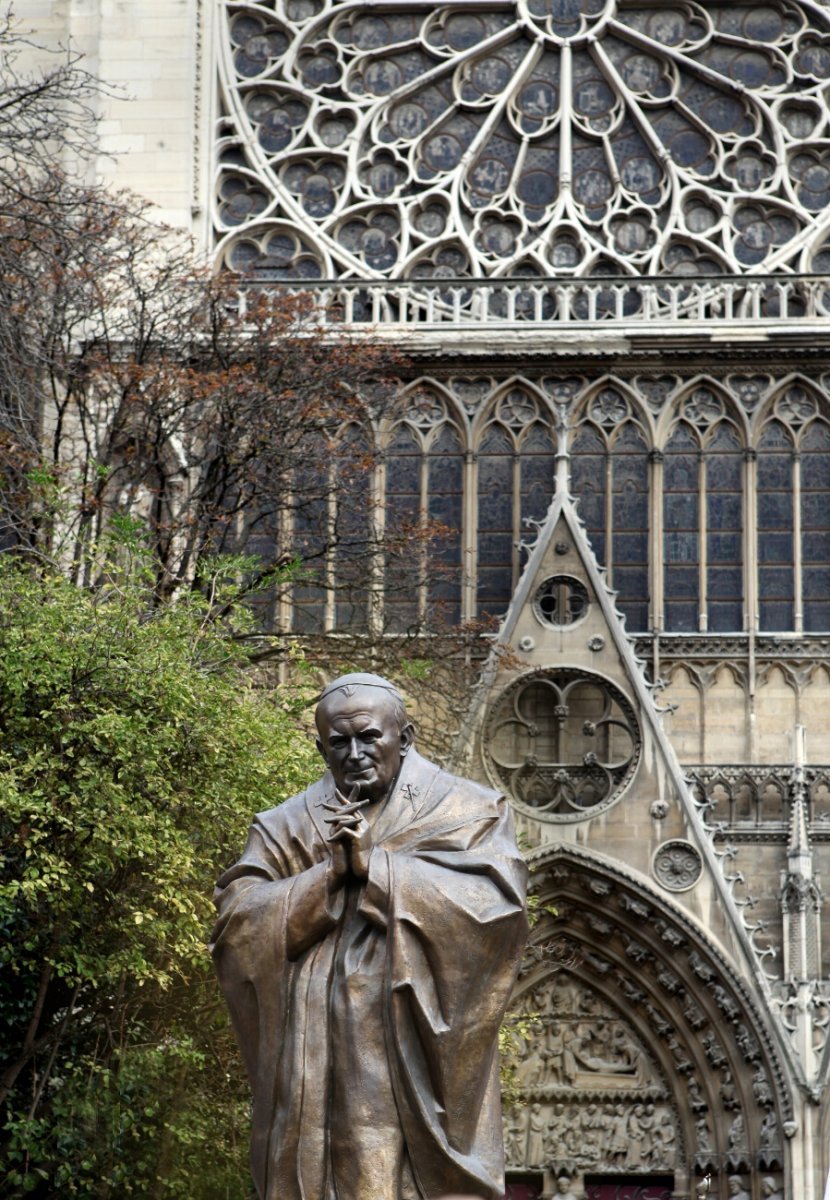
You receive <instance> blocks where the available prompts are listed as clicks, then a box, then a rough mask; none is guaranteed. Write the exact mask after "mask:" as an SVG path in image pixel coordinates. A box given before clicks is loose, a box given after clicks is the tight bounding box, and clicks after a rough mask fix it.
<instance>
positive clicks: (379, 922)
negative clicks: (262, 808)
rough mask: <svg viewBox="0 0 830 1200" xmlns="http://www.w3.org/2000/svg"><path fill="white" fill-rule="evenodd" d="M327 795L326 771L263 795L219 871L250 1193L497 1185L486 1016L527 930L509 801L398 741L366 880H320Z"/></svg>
mask: <svg viewBox="0 0 830 1200" xmlns="http://www.w3.org/2000/svg"><path fill="white" fill-rule="evenodd" d="M333 802H334V781H333V779H332V776H331V774H330V773H329V772H327V773H326V775H325V776H324V777H323V778H322V779H321V780H319V781H318V782H317V783H315V784H313V785H312V786H311V787H310V788H308V790H307V791H306V792H303V793H301V794H300V795H298V796H293V797H292V798H291V799H289V800H286V801H285V803H284V804H281V805H280V806H279V807H278V808H275V809H271V810H270V811H268V812H264V813H260V814H259V815H258V816H257V817H256V818H255V819H254V823H253V825H252V827H251V832H250V836H249V839H248V844H247V847H246V849H245V852H244V854H243V856H242V858H241V859H240V861H239V862H238V863H237V864H236V865H235V866H233V867H231V868H230V869H229V870H228V871H226V872H225V874H224V875H223V876H222V877H221V879H220V880H219V883H218V885H217V893H216V903H217V907H218V910H219V917H218V921H217V924H216V927H215V930H214V934H213V940H212V947H211V948H212V951H213V955H214V960H215V963H216V968H217V972H218V975H219V979H220V983H221V986H222V989H223V991H224V993H225V997H226V999H227V1002H228V1006H229V1008H230V1012H231V1018H232V1021H233V1025H234V1028H235V1031H236V1034H237V1038H238V1040H239V1044H240V1048H241V1051H242V1055H243V1058H244V1061H245V1066H246V1069H247V1072H248V1076H249V1078H250V1081H251V1086H252V1089H253V1133H252V1151H251V1161H252V1170H253V1176H254V1182H255V1184H256V1188H257V1192H258V1195H259V1197H260V1200H434V1198H436V1197H439V1196H443V1195H445V1194H446V1193H450V1192H455V1193H459V1194H462V1195H468V1196H476V1197H484V1198H486V1200H497V1198H498V1197H500V1196H501V1195H502V1194H503V1191H504V1187H503V1151H502V1126H501V1118H500V1103H499V1088H498V1054H497V1031H498V1027H499V1024H500V1022H501V1019H502V1017H503V1015H504V1011H505V1008H506V1005H507V1003H508V1000H509V997H510V991H511V988H512V986H513V982H514V980H515V976H516V972H517V970H518V965H519V960H520V957H521V953H522V950H523V947H524V943H525V938H526V935H527V923H526V916H525V889H526V882H527V878H526V874H527V873H526V868H525V865H524V862H523V861H522V859H521V856H520V854H519V852H518V850H517V848H516V843H515V839H514V835H513V826H512V818H511V814H510V810H509V807H508V804H507V801H506V800H505V798H504V797H503V796H499V795H498V794H497V793H495V792H492V791H490V790H489V789H486V788H483V787H480V786H479V785H478V784H475V783H473V782H471V781H469V780H464V779H458V778H456V777H455V776H452V775H449V774H448V773H447V772H445V771H443V770H442V769H441V768H439V767H437V766H436V765H435V764H434V763H430V762H428V761H427V760H426V759H424V758H422V757H421V756H420V755H419V754H417V753H416V752H415V751H414V750H410V752H409V754H408V755H407V756H406V757H405V758H404V760H403V763H402V766H401V771H400V774H399V776H398V779H397V781H396V783H395V786H394V788H393V790H392V793H391V795H390V797H389V799H388V800H387V801H386V802H385V803H384V805H383V807H382V808H381V810H380V812H379V813H378V816H377V818H376V820H375V822H374V825H373V829H372V837H373V843H374V846H373V849H372V852H371V856H370V859H369V877H368V879H367V880H366V881H364V882H359V881H357V880H353V881H351V882H350V883H349V884H348V885H347V886H346V887H343V888H341V889H339V890H337V891H335V892H333V893H331V892H330V890H329V888H328V887H327V875H328V871H329V863H330V846H329V843H328V842H327V840H326V839H327V835H328V832H329V829H328V826H326V824H325V823H324V817H325V816H327V815H328V814H327V813H326V811H325V810H324V809H323V808H322V806H323V805H324V804H326V803H333Z"/></svg>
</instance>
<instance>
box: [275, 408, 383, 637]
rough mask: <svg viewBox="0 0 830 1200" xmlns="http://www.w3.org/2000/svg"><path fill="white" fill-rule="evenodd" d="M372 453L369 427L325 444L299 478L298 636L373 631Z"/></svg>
mask: <svg viewBox="0 0 830 1200" xmlns="http://www.w3.org/2000/svg"><path fill="white" fill-rule="evenodd" d="M371 485H372V452H371V438H370V435H369V434H368V431H367V430H366V429H365V428H362V427H359V426H357V425H349V426H347V427H346V428H345V429H343V430H342V431H341V433H340V435H339V437H338V439H337V443H336V444H332V443H331V442H327V441H326V439H325V438H322V437H321V439H320V444H319V446H318V448H317V450H316V452H315V453H310V454H309V458H308V462H307V464H306V465H305V467H304V468H302V470H299V471H297V472H296V474H295V477H294V491H293V494H292V496H291V498H290V500H289V503H288V511H289V514H290V517H291V521H292V525H293V549H294V553H295V554H296V555H297V556H298V557H299V558H300V559H301V561H302V564H303V575H302V577H301V578H300V580H299V581H298V582H297V583H296V584H295V585H294V588H293V595H292V607H293V616H292V626H293V628H294V630H295V631H297V632H300V633H323V632H326V631H327V630H331V629H352V630H356V631H363V630H365V629H366V628H367V627H368V620H369V596H370V592H371V568H372V500H371Z"/></svg>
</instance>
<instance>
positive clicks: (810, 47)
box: [215, 0, 830, 279]
mask: <svg viewBox="0 0 830 1200" xmlns="http://www.w3.org/2000/svg"><path fill="white" fill-rule="evenodd" d="M224 16H225V33H224V39H223V40H224V53H223V55H222V68H221V72H222V116H221V120H220V140H219V167H218V179H217V185H216V188H217V193H216V194H217V204H216V208H215V221H216V227H217V232H218V235H219V241H220V254H221V256H222V260H223V261H224V262H225V263H226V264H228V265H230V266H231V267H232V268H236V269H239V270H245V271H253V272H254V273H255V274H257V275H258V276H259V277H260V278H263V279H286V278H287V279H312V278H323V277H326V278H332V277H357V278H393V277H398V278H400V277H417V278H424V277H430V276H437V277H444V278H449V277H457V276H465V275H473V276H490V275H492V276H503V275H511V274H522V275H531V276H533V275H538V276H550V275H551V274H557V275H569V274H571V275H573V274H578V275H584V274H588V273H593V274H615V273H620V272H623V273H627V274H639V273H642V274H658V273H673V274H695V275H699V274H721V273H733V272H739V273H742V274H744V273H746V272H747V271H757V272H762V273H763V272H772V271H779V270H786V271H809V270H812V269H815V270H823V269H824V268H825V266H826V261H827V260H828V259H830V236H828V238H827V239H825V234H826V233H828V232H830V110H829V109H828V100H827V95H828V83H830V14H828V13H827V12H826V10H825V9H824V8H823V6H821V5H819V4H814V3H811V2H810V0H800V2H797V0H775V2H770V3H766V4H757V3H754V2H753V3H748V2H744V0H734V2H731V3H726V2H723V3H714V4H709V3H707V4H705V5H704V4H699V3H694V2H693V0H683V2H680V0H675V2H673V3H672V2H670V3H668V4H661V5H659V6H655V5H652V4H648V3H645V2H644V0H477V2H476V3H475V4H471V3H470V2H469V0H456V2H455V3H444V4H442V3H438V4H436V3H435V2H434V0H396V2H395V3H394V4H392V3H389V4H388V5H384V4H382V3H381V4H378V3H372V4H366V3H361V2H360V0H263V2H262V3H253V2H240V0H226V2H225V4H224ZM289 244H292V245H293V246H294V254H293V256H292V255H289V254H287V253H286V251H287V249H288V247H289Z"/></svg>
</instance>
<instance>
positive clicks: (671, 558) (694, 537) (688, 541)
mask: <svg viewBox="0 0 830 1200" xmlns="http://www.w3.org/2000/svg"><path fill="white" fill-rule="evenodd" d="M700 492H701V479H700V441H699V440H698V436H697V434H696V433H695V431H694V430H693V429H692V428H691V426H690V425H687V424H686V422H685V421H681V422H680V424H679V425H677V427H676V428H675V430H674V432H673V433H672V435H671V437H670V438H669V440H668V443H667V445H666V450H665V458H664V463H663V564H664V574H663V595H664V597H665V608H664V616H665V627H666V629H668V630H671V631H672V632H677V633H694V632H695V631H696V630H697V629H698V613H699V611H700Z"/></svg>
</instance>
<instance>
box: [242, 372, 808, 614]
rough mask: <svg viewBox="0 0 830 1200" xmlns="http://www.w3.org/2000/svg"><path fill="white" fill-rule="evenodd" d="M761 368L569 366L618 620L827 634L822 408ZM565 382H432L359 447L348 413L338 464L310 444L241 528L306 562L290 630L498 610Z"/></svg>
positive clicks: (530, 519)
mask: <svg viewBox="0 0 830 1200" xmlns="http://www.w3.org/2000/svg"><path fill="white" fill-rule="evenodd" d="M572 382H573V381H572ZM761 382H763V385H764V386H763V389H762V388H761V383H760V382H759V381H758V380H755V379H751V380H748V381H747V380H745V379H743V378H741V379H740V380H735V381H734V383H733V385H732V386H731V387H729V388H725V387H723V386H722V385H721V384H715V383H714V382H706V381H701V380H698V381H696V382H695V383H694V384H692V385H691V386H689V385H684V384H683V383H682V381H681V380H679V379H676V380H674V381H673V382H672V384H671V388H669V389H668V392H667V391H666V386H667V385H665V382H661V381H659V380H658V381H650V380H648V379H647V378H641V379H638V380H636V381H635V386H634V387H633V388H632V387H623V386H617V385H616V384H613V383H611V382H606V383H602V384H599V385H598V384H596V383H591V381H589V380H587V379H586V380H583V381H581V382H579V381H577V382H573V387H572V388H571V392H570V395H569V397H568V405H569V409H568V411H569V412H570V413H572V414H573V415H572V416H570V417H569V418H568V423H569V425H570V431H569V433H568V435H567V438H566V442H567V447H568V454H569V463H570V472H571V490H572V493H573V494H574V496H575V497H576V499H577V500H578V511H579V515H580V517H581V519H582V520H583V522H584V523H585V527H586V531H587V535H588V538H589V540H590V544H591V547H592V550H593V552H594V554H595V555H596V558H597V560H598V562H599V563H600V564H601V565H602V566H603V567H604V568H605V569H606V578H607V580H608V583H609V585H610V586H611V587H612V588H613V589H614V591H615V592H616V594H617V598H616V603H617V606H618V607H619V609H620V610H621V611H622V613H623V614H624V615H625V617H626V624H627V629H628V631H629V632H630V633H640V634H641V633H647V632H649V631H651V630H655V629H656V630H658V631H665V632H666V633H671V634H695V633H701V632H710V633H742V632H746V631H751V630H755V631H757V632H760V633H779V632H781V633H788V632H807V633H817V632H827V631H830V419H828V417H830V413H828V412H827V411H826V406H825V402H824V400H823V399H822V398H821V394H820V393H819V392H818V391H811V390H810V387H809V386H808V385H807V384H804V385H802V384H800V383H793V382H791V383H789V384H784V385H783V386H781V385H775V384H774V383H773V381H772V380H771V379H770V378H769V377H767V378H765V379H764V380H763V381H761ZM473 383H475V388H473ZM827 383H828V387H829V388H830V379H828V381H827ZM750 384H751V385H752V386H751V388H750ZM658 385H659V386H658ZM568 386H570V385H568ZM564 388H565V385H564V384H563V383H562V382H561V381H557V380H547V381H545V380H542V381H538V380H537V381H534V382H532V383H531V382H530V381H527V382H525V381H523V380H521V379H519V380H517V381H515V382H513V383H511V384H510V385H507V386H505V385H504V384H498V383H497V382H496V381H495V380H492V381H489V382H487V381H470V380H464V379H459V380H456V381H452V380H451V381H450V383H449V384H448V385H447V387H446V389H444V390H442V389H441V388H438V387H435V388H433V386H432V385H431V384H430V385H429V386H424V387H422V388H420V389H416V390H414V391H412V392H411V408H410V410H409V412H408V414H407V415H406V416H405V417H404V418H403V419H401V420H399V421H397V422H396V423H395V424H394V425H393V426H392V427H391V428H384V429H379V430H376V431H375V433H374V437H375V442H376V444H377V446H378V447H379V451H378V453H377V457H376V458H375V457H373V453H374V452H373V450H372V440H371V437H370V436H369V432H368V430H367V429H360V430H358V429H357V427H350V428H349V429H348V430H346V431H344V434H343V437H344V438H345V440H346V445H347V447H350V448H351V454H352V456H353V458H352V463H353V465H352V466H351V467H350V466H349V462H350V459H349V455H348V453H347V454H346V456H345V458H341V460H340V461H339V464H338V468H337V469H338V478H336V479H335V478H334V476H333V468H332V467H331V466H329V465H328V460H327V458H326V456H325V455H324V454H318V455H312V456H310V460H309V465H308V467H307V468H306V471H307V474H308V478H305V477H304V478H303V479H299V477H298V479H297V487H296V494H295V495H291V496H289V497H288V498H287V500H286V506H285V511H283V512H282V513H277V512H276V510H275V511H274V512H272V513H271V514H270V515H269V516H268V521H267V522H265V523H261V528H259V532H258V535H257V536H259V537H260V538H261V539H265V541H267V539H268V537H269V536H272V537H275V538H276V537H278V536H280V537H282V538H283V539H285V536H286V531H290V532H291V536H292V538H293V545H294V548H295V549H296V551H297V553H298V554H299V556H300V557H301V558H302V559H303V560H304V561H305V563H306V568H305V572H304V574H303V575H302V576H301V577H300V578H299V579H298V580H297V581H296V582H295V584H294V585H293V592H292V598H293V615H292V617H291V627H292V628H293V629H294V630H296V631H297V632H301V633H303V632H307V633H311V632H322V631H323V630H332V629H338V628H342V629H345V628H350V629H357V630H360V629H365V628H368V627H369V626H370V625H371V627H372V628H374V629H376V630H377V631H378V632H389V633H398V634H400V633H406V632H409V631H412V630H416V629H417V630H421V629H425V628H439V627H442V626H446V625H453V624H455V623H457V622H458V621H463V620H469V619H475V618H487V617H497V616H501V615H502V614H503V613H504V612H505V611H506V609H507V605H508V604H509V602H510V598H511V596H512V594H513V592H514V590H515V587H516V584H517V582H518V579H519V576H520V574H521V570H522V567H523V565H524V560H525V556H526V553H527V546H528V544H529V543H530V542H532V540H533V538H534V536H535V524H534V523H538V522H540V521H542V520H543V518H544V516H545V513H546V511H547V509H548V507H549V505H550V502H551V499H552V497H553V490H554V474H555V460H556V453H555V445H556V435H555V430H554V419H553V411H554V410H553V404H556V403H559V404H561V403H562V400H563V395H564ZM660 389H662V391H661V390H660ZM314 471H317V473H318V475H319V478H317V477H315V478H311V474H312V473H313V472H314ZM265 557H267V555H266V556H265Z"/></svg>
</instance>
